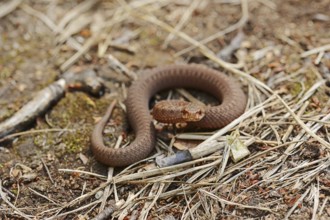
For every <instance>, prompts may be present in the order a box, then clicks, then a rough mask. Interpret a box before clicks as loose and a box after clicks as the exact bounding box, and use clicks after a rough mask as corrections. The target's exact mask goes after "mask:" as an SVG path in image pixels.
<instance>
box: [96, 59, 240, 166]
mask: <svg viewBox="0 0 330 220" xmlns="http://www.w3.org/2000/svg"><path fill="white" fill-rule="evenodd" d="M178 87H183V88H193V89H198V90H201V91H204V92H207V93H209V94H211V95H213V96H214V97H215V98H217V99H218V100H219V101H220V103H221V104H220V105H218V106H206V107H205V109H204V110H203V113H202V114H203V115H202V118H201V119H200V120H199V121H193V122H189V125H192V126H194V127H200V128H212V129H215V128H221V127H224V126H225V125H227V124H228V123H230V122H231V121H233V120H234V119H235V118H237V117H239V116H240V115H241V114H242V113H243V112H244V110H245V106H246V96H245V94H244V93H243V91H242V90H241V88H240V85H239V84H237V83H236V82H235V81H233V80H231V79H230V78H229V77H227V76H226V75H224V74H223V73H220V72H218V71H216V70H213V69H210V68H207V67H205V66H202V65H198V64H189V65H184V64H182V65H169V66H165V67H160V68H154V69H151V70H147V71H145V72H144V73H143V74H142V75H141V76H140V77H139V79H138V80H136V81H134V82H133V83H132V85H131V87H130V88H129V90H128V96H127V100H126V107H127V115H128V120H129V123H130V125H131V126H132V128H133V130H134V132H135V140H134V141H133V142H132V143H131V144H130V145H128V146H127V147H125V148H119V149H114V148H109V147H106V146H105V145H104V143H103V136H102V132H103V129H104V126H105V125H106V123H107V121H108V119H109V117H110V115H111V109H112V108H113V106H114V103H113V104H112V106H110V107H109V109H108V111H107V113H106V114H105V115H104V116H103V118H102V119H101V120H100V122H99V123H98V124H97V125H96V126H95V128H94V130H93V133H92V137H91V149H92V151H93V153H94V155H95V158H96V159H97V160H98V161H99V162H101V163H103V164H106V165H108V166H114V167H121V166H127V165H130V164H132V163H135V162H137V161H140V160H142V159H144V158H146V157H147V156H148V155H149V154H150V153H151V151H152V150H153V149H154V146H155V144H156V134H155V127H154V125H153V123H152V116H151V115H150V113H149V108H148V106H149V100H150V98H151V97H152V96H153V95H155V94H156V93H157V92H159V91H162V90H166V89H171V88H178ZM174 113H175V112H174ZM153 114H155V112H154V113H153ZM156 114H158V113H156ZM159 114H162V113H159ZM154 117H155V116H154ZM168 117H170V116H168ZM165 118H166V117H165Z"/></svg>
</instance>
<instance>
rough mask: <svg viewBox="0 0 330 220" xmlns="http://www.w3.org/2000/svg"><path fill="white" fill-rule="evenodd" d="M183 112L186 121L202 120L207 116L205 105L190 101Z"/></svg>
mask: <svg viewBox="0 0 330 220" xmlns="http://www.w3.org/2000/svg"><path fill="white" fill-rule="evenodd" d="M181 114H182V118H183V120H184V121H185V122H193V121H200V120H202V118H203V117H204V116H205V107H204V106H203V105H200V104H196V103H191V102H189V103H188V104H187V105H186V106H185V107H184V108H183V109H182V110H181Z"/></svg>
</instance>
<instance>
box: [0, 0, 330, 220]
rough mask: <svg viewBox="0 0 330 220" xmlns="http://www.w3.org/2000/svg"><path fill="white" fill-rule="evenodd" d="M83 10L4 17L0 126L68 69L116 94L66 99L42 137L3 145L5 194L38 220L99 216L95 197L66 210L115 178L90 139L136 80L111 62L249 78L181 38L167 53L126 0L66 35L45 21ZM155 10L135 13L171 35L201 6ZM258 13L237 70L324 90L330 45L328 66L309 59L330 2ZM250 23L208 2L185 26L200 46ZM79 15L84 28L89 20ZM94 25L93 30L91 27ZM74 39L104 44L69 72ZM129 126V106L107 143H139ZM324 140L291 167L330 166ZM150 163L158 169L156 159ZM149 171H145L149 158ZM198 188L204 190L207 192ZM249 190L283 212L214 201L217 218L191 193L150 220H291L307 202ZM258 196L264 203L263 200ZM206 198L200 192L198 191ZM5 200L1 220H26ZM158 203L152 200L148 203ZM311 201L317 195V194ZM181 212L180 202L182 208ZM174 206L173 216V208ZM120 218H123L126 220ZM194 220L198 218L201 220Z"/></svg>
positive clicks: (292, 193)
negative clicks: (188, 66)
mask: <svg viewBox="0 0 330 220" xmlns="http://www.w3.org/2000/svg"><path fill="white" fill-rule="evenodd" d="M7 2H9V1H7ZM82 2H83V1H61V0H57V1H32V0H29V1H24V2H23V3H21V4H20V5H19V6H18V7H17V8H16V9H15V10H13V11H12V12H11V13H9V14H8V15H6V16H4V17H2V18H1V20H0V53H1V56H0V121H4V120H6V119H7V118H10V117H11V116H12V115H13V114H14V113H15V112H16V111H17V110H19V109H20V108H21V107H22V106H23V105H24V104H26V103H27V102H28V101H29V100H30V99H31V98H33V97H34V94H36V92H38V91H39V90H41V89H42V88H44V87H46V86H47V85H49V84H50V83H52V82H54V81H56V80H57V79H59V78H61V76H63V73H64V72H65V71H67V70H70V71H76V72H77V70H82V69H87V68H93V69H95V70H96V72H97V74H98V75H99V76H100V77H101V78H102V79H103V80H104V84H105V87H106V94H105V95H104V96H102V97H99V98H98V97H93V96H90V95H89V94H87V93H84V92H80V91H77V92H69V91H67V92H66V95H65V96H64V97H63V98H62V99H61V100H60V101H59V102H57V103H56V104H55V105H54V106H53V107H52V108H51V109H50V110H49V111H47V113H46V114H45V115H40V116H39V117H38V118H37V119H36V121H35V123H33V124H31V125H30V127H29V128H28V129H27V131H33V130H40V132H37V133H27V134H25V135H22V136H19V137H16V138H15V139H14V140H13V141H12V142H10V143H2V144H1V143H0V180H1V187H2V191H3V192H4V193H7V199H8V200H9V201H10V203H12V204H14V206H15V207H16V208H17V209H18V210H20V211H21V212H23V213H25V214H26V215H28V216H30V218H32V219H33V218H34V219H46V218H47V217H51V216H54V215H55V214H56V213H57V214H60V213H64V212H67V211H70V210H75V211H74V212H73V213H68V214H66V215H65V216H61V217H58V219H90V218H92V217H94V216H96V215H97V214H98V211H99V205H98V203H95V205H93V206H89V207H88V208H82V209H80V210H79V209H78V210H77V208H79V207H83V206H85V205H87V204H91V203H93V202H94V201H97V198H96V197H97V196H96V195H95V196H94V195H93V196H91V197H88V198H87V199H86V200H82V201H81V202H79V203H78V204H74V205H73V206H72V207H65V206H64V205H65V204H68V203H70V202H71V201H73V200H74V199H76V198H78V197H79V196H81V195H83V194H85V193H88V192H92V191H93V189H95V188H97V187H99V186H100V185H102V183H104V182H105V180H106V176H107V173H108V168H107V167H105V166H103V165H102V164H99V163H98V162H97V161H95V159H94V158H93V154H92V153H91V151H90V148H89V146H90V142H89V136H90V134H91V131H92V129H93V126H94V125H95V123H96V121H97V120H98V119H99V118H100V117H101V116H102V114H103V113H104V112H105V110H106V108H107V105H108V104H109V103H110V102H111V101H112V100H113V99H114V97H116V98H117V99H119V100H120V101H124V98H125V91H126V88H128V87H129V85H130V83H131V80H130V78H129V77H127V76H126V75H125V74H123V73H122V72H121V71H118V70H117V71H116V70H114V69H113V68H112V67H111V65H109V63H108V58H107V57H108V55H109V54H111V55H113V56H114V57H116V58H117V59H118V60H119V61H120V62H121V63H122V64H124V65H125V67H126V68H127V69H129V70H131V71H133V72H135V73H137V75H139V74H140V72H141V71H142V70H143V69H145V68H150V67H156V66H160V65H165V64H169V63H183V62H185V63H187V62H197V63H202V64H205V65H208V66H210V67H213V68H217V69H219V70H221V71H223V72H225V73H226V74H229V75H232V76H233V77H238V76H237V75H236V76H235V75H234V74H233V73H232V72H230V71H228V70H224V69H223V68H222V67H221V66H219V65H218V64H217V63H215V62H213V61H211V60H210V59H208V58H207V57H206V56H205V54H203V53H202V52H201V51H200V50H198V49H196V48H195V49H193V50H191V51H189V52H187V53H183V54H182V53H181V51H182V50H184V49H186V48H188V47H190V46H191V44H190V43H189V42H187V41H185V40H183V39H182V38H180V37H177V36H174V38H173V39H172V40H171V41H169V43H168V45H167V46H164V42H165V39H166V38H167V37H168V35H169V33H168V32H167V31H166V30H164V29H163V28H162V27H160V26H157V25H155V24H152V23H150V22H148V21H147V20H146V19H142V18H141V15H138V16H136V15H134V14H133V13H134V12H128V14H126V16H124V18H123V19H122V20H120V16H121V15H122V14H125V13H123V10H124V8H125V7H124V6H123V5H122V4H124V3H123V2H125V1H99V2H98V3H95V4H94V5H93V6H92V7H90V8H89V9H88V10H86V11H83V12H81V13H80V14H78V15H75V16H74V18H71V20H70V21H69V22H68V24H66V26H64V31H58V32H57V31H56V30H52V29H51V28H50V27H49V25H47V24H46V23H47V19H49V20H51V21H52V22H53V23H54V24H55V25H59V24H60V21H63V20H62V18H63V17H64V16H65V15H68V13H69V12H72V11H73V10H74V9H75V8H78V5H79V4H80V5H81V4H82ZM86 2H88V1H86ZM95 2H97V1H95ZM134 2H135V3H137V4H135V5H138V2H139V1H127V3H129V4H132V3H134ZM141 2H145V1H141ZM150 2H151V3H150V4H147V5H145V6H141V7H140V8H138V6H136V9H134V10H136V11H137V12H139V13H141V12H142V14H143V13H146V14H152V15H154V16H155V17H156V18H158V19H159V20H161V21H163V22H165V23H166V24H168V25H170V26H172V27H175V26H176V25H177V24H178V22H179V20H180V19H181V17H182V15H183V14H184V13H185V11H186V10H188V8H189V7H190V6H191V4H192V3H191V2H190V1H175V0H173V1H164V2H163V3H160V2H159V3H154V2H153V1H150ZM133 5H134V4H133ZM27 7H28V8H27ZM0 8H1V6H0ZM29 8H32V9H34V10H36V11H38V12H39V13H43V15H45V17H46V18H47V19H46V18H45V17H42V16H40V14H38V13H31V11H29ZM248 10H249V20H248V21H247V23H246V24H245V25H243V27H242V29H241V31H243V32H244V34H245V38H244V40H243V41H242V42H241V43H240V46H239V49H238V50H237V51H235V53H234V54H232V56H231V57H230V60H229V61H228V62H231V63H237V62H239V61H240V60H242V59H243V60H244V65H243V66H242V67H240V69H241V70H243V71H244V72H247V73H249V74H250V75H251V76H253V77H255V78H256V79H258V80H260V81H261V82H263V83H265V84H267V85H269V86H270V87H271V89H272V90H274V91H280V92H279V93H280V94H281V92H282V94H281V96H286V95H291V96H292V97H296V96H299V94H300V93H301V91H302V90H308V89H309V88H311V87H312V85H314V83H315V82H317V81H319V80H328V79H330V51H329V49H328V51H324V54H323V55H322V57H321V59H320V61H318V59H319V58H318V56H321V55H320V54H319V53H315V54H312V55H309V56H306V57H302V54H303V53H304V52H305V51H309V50H311V49H313V48H318V47H321V46H323V45H329V44H330V31H329V30H330V13H329V11H330V1H329V0H317V1H308V0H276V1H268V0H265V1H262V0H252V1H248ZM116 13H117V14H116ZM129 13H132V14H129ZM72 14H74V13H72ZM117 15H118V16H117ZM116 16H117V17H116ZM241 16H242V11H241V6H240V1H236V0H232V1H221V0H216V1H212V0H210V1H202V3H200V4H199V6H198V7H197V8H195V9H194V11H193V12H192V16H191V17H190V18H189V20H188V22H187V23H186V24H185V25H183V28H182V30H181V31H182V32H184V33H186V34H187V35H188V36H190V37H191V38H193V39H195V40H197V41H201V40H202V39H204V38H206V37H208V36H211V35H213V34H214V33H217V32H218V31H220V30H223V29H225V28H227V27H229V26H231V25H233V24H234V23H236V22H237V21H238V20H239V19H240V18H241ZM78 19H81V21H79V22H78ZM84 19H85V20H84ZM88 19H89V22H86V21H88ZM116 19H118V21H117V20H116ZM104 21H107V22H105V23H106V24H107V23H108V26H106V27H101V31H99V32H97V28H100V27H98V24H99V23H102V22H104ZM114 21H116V22H114ZM84 22H86V24H85V25H83V26H82V27H79V24H83V23H84ZM111 22H113V23H111ZM70 25H72V27H77V31H72V32H70V31H69V30H70V28H69V26H70ZM238 31H239V30H234V31H232V32H230V33H228V34H225V35H224V36H221V37H218V38H216V39H215V40H213V41H211V42H209V43H207V44H205V45H206V46H207V47H208V48H209V49H210V50H212V51H213V52H214V53H215V54H217V53H218V52H219V51H221V49H223V48H224V47H226V46H228V45H229V44H230V42H231V41H232V39H233V38H234V37H235V36H236V35H237V33H238ZM95 32H96V33H101V34H100V35H99V36H96V37H95V35H93V33H95ZM68 33H69V34H68ZM102 33H103V35H102ZM65 34H67V35H68V36H67V35H65ZM63 39H64V40H63ZM70 39H71V40H70ZM72 39H73V40H74V41H75V42H77V43H78V44H79V45H80V47H81V46H82V45H85V44H86V42H88V41H89V40H91V39H94V43H93V44H92V46H90V47H89V48H88V49H87V51H85V52H84V53H83V55H82V56H80V57H79V59H77V60H76V61H75V62H73V65H71V66H69V68H66V66H65V65H63V64H65V62H67V60H68V59H70V57H72V56H73V55H74V54H75V53H76V52H77V50H76V49H75V48H74V46H73V44H72ZM109 40H112V41H111V42H112V44H110V45H109V46H108V47H105V48H106V49H105V52H104V53H102V52H101V49H100V48H101V46H104V44H106V43H107V42H109ZM240 54H241V57H240V56H239V55H240ZM242 57H243V58H242ZM291 75H292V80H285V81H283V82H282V83H277V84H276V83H274V84H272V80H273V79H276V80H280V79H281V77H288V76H291ZM241 83H242V85H243V87H244V90H245V91H246V92H247V94H248V92H249V91H248V84H249V83H248V81H245V80H244V79H241ZM328 90H329V89H328V88H327V87H326V86H323V87H321V88H320V90H319V92H318V93H316V94H315V95H314V96H313V98H312V99H311V103H312V105H310V106H309V108H308V111H309V113H310V114H313V113H317V112H320V111H321V110H322V109H325V108H327V104H328V99H329V96H328V95H327V93H329V91H328ZM283 91H284V92H283ZM161 96H164V94H163V95H161ZM262 98H263V97H261V99H262ZM292 100H293V99H292ZM275 110H276V109H275ZM275 110H274V111H275ZM327 126H329V124H327V125H326V126H325V127H324V128H323V129H321V130H320V132H321V133H319V135H320V136H322V137H324V139H325V140H327V141H329V136H328V133H327V132H328V131H327V129H328V127H327ZM128 127H129V125H128V123H127V120H126V118H125V112H124V111H123V109H122V108H120V107H118V108H117V109H116V110H115V112H114V115H113V117H112V119H111V120H110V123H109V125H108V127H107V128H106V130H105V133H106V134H105V136H106V137H105V141H106V142H107V143H108V144H109V145H114V144H115V142H116V140H117V137H118V136H120V135H123V137H124V142H123V143H126V142H128V141H129V140H130V138H127V137H131V135H128V131H129V130H128ZM49 128H58V129H63V131H57V132H43V130H44V129H49ZM65 129H70V130H71V131H67V130H65ZM295 129H296V130H295ZM300 129H301V128H300V127H299V126H297V127H295V128H294V132H296V133H298V132H299V131H300ZM246 132H248V130H246ZM256 134H258V131H256ZM269 140H272V141H273V140H276V138H275V137H269ZM313 141H314V142H315V143H311V144H309V143H306V144H307V145H308V146H307V145H306V146H307V147H306V149H305V150H304V153H303V154H302V155H301V156H300V157H298V158H291V159H290V160H292V161H294V162H297V164H299V163H300V162H303V161H304V160H308V161H312V160H316V159H320V158H329V155H330V154H329V153H330V152H329V149H325V148H320V149H318V150H315V148H318V147H317V146H319V145H318V144H319V143H318V142H317V141H315V140H313ZM263 147H265V148H263ZM265 149H267V146H261V145H259V146H257V147H255V148H254V149H251V151H252V152H253V153H257V152H258V151H262V150H265ZM313 158H314V159H313ZM315 158H316V159H315ZM149 163H150V164H151V163H153V162H152V161H149ZM231 163H232V162H231ZM141 164H142V165H146V163H143V162H142V163H141ZM147 164H148V163H147ZM251 165H252V164H251ZM268 165H269V164H267V166H268ZM265 166H266V165H265ZM269 166H271V165H269ZM292 166H294V164H293V165H292ZM64 169H70V170H76V171H77V170H79V171H87V172H91V173H96V174H100V175H103V176H104V177H101V178H100V177H98V176H93V175H84V174H82V173H79V172H67V171H65V170H64ZM141 169H142V168H141ZM217 169H218V167H217ZM120 171H121V169H115V174H117V173H120ZM329 173H330V170H329V168H325V169H324V171H323V172H321V173H319V174H318V177H316V176H315V179H313V180H312V181H311V182H309V183H308V184H316V185H317V187H316V189H317V193H318V195H319V204H318V206H317V207H318V209H317V210H318V211H319V210H320V209H321V206H322V205H323V208H322V209H321V210H322V211H321V212H320V213H318V218H319V219H329V218H330V204H329V201H330V200H329V193H330V190H329V183H330V179H329V176H330V174H329ZM260 175H262V172H258V170H251V171H250V172H248V173H246V174H245V175H244V178H247V179H248V180H249V181H251V182H249V183H247V182H243V180H242V178H243V177H242V178H240V179H237V181H236V182H233V183H232V185H227V186H226V188H225V189H226V190H228V191H226V190H224V191H221V192H216V193H217V195H218V196H223V197H221V198H226V199H227V200H229V201H230V200H231V199H233V197H231V195H232V194H231V193H233V194H235V195H238V194H239V193H240V192H242V191H243V190H244V189H246V188H247V187H248V186H250V185H251V184H253V183H254V181H255V180H257V179H259V178H260ZM186 178H188V177H186ZM244 178H243V179H244ZM173 182H174V183H175V184H174V185H171V186H170V187H169V188H167V189H165V190H164V192H166V190H171V189H173V188H178V187H179V186H183V185H185V184H186V183H184V179H173ZM147 184H150V183H142V182H139V183H136V184H134V183H131V182H126V183H121V184H120V185H118V186H117V188H116V189H117V190H118V192H117V196H118V195H119V197H120V198H119V199H123V200H127V199H128V198H129V196H130V194H131V193H133V194H134V193H138V192H139V190H142V189H143V187H146V186H147ZM306 184H307V183H306ZM290 186H291V185H290ZM195 187H197V191H198V186H195ZM231 187H238V188H239V189H241V191H240V192H238V191H237V192H231ZM165 188H166V187H165ZM235 190H236V189H235ZM150 191H152V189H150ZM195 192H196V190H195ZM200 192H201V191H199V193H200ZM249 192H251V193H250V194H247V195H248V196H242V197H239V199H236V200H235V202H236V203H241V204H246V205H250V206H258V205H259V204H266V205H267V207H269V208H271V209H272V212H269V211H264V210H256V209H245V208H242V207H240V208H237V206H235V205H226V206H225V205H224V204H225V203H222V202H215V203H213V206H212V210H205V209H202V208H201V207H199V208H198V209H197V210H195V209H194V204H195V200H203V199H205V197H200V198H198V197H192V200H191V201H186V200H185V196H183V195H177V196H172V197H170V198H164V199H161V198H160V199H158V200H157V201H156V204H153V206H151V207H152V208H151V209H150V210H149V213H148V215H147V216H148V218H147V219H180V218H181V217H182V216H183V215H184V214H183V213H187V210H186V209H187V208H188V209H191V210H190V211H191V212H193V213H195V214H193V215H194V216H195V218H196V219H207V218H211V219H236V218H237V219H239V218H244V219H282V218H284V217H285V216H286V215H287V213H288V212H289V210H290V209H291V208H292V207H293V206H294V204H296V201H297V200H299V198H301V196H302V194H303V193H304V190H303V189H298V190H294V189H293V187H288V188H285V187H283V188H282V189H278V190H277V191H276V193H275V192H274V194H273V195H271V194H269V191H268V188H267V187H263V186H260V187H259V188H258V189H254V190H251V191H249ZM315 193H316V192H315ZM259 194H262V195H263V196H259ZM195 195H199V194H198V192H197V193H196V194H195ZM257 195H258V196H257ZM2 196H3V195H0V218H1V219H25V217H24V216H22V215H21V214H20V213H18V212H17V211H15V210H14V209H13V208H12V207H10V206H9V205H8V203H6V202H5V201H4V199H1V197H2ZM147 196H148V194H147V193H146V194H145V198H147ZM310 196H311V197H313V196H314V195H313V193H312V192H311V193H310ZM143 198H144V197H140V198H139V199H138V200H134V199H133V203H134V205H132V206H131V207H130V209H128V210H127V213H126V216H125V215H124V214H122V212H121V217H120V218H121V219H130V217H133V216H135V215H137V216H138V215H139V214H136V213H140V211H141V209H142V208H143V205H144V202H143ZM149 199H150V198H149ZM113 200H115V194H111V195H110V197H109V198H108V200H107V201H108V202H107V204H111V203H112V202H113ZM146 201H147V200H146ZM233 201H234V200H233ZM117 202H118V201H117ZM190 202H191V204H190ZM170 204H172V205H170ZM173 204H176V205H175V206H173ZM117 205H118V204H117ZM313 205H315V204H314V203H312V202H311V200H307V199H306V200H304V201H303V202H301V203H299V204H298V206H297V207H296V208H295V209H294V211H293V213H292V214H291V216H290V217H289V218H290V219H310V218H312V215H313ZM166 206H169V207H170V208H168V209H167V208H166ZM188 212H189V211H188ZM196 213H198V215H197V214H196ZM118 215H119V214H118ZM118 215H115V216H116V218H118ZM186 218H187V219H192V217H191V216H188V217H186Z"/></svg>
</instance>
